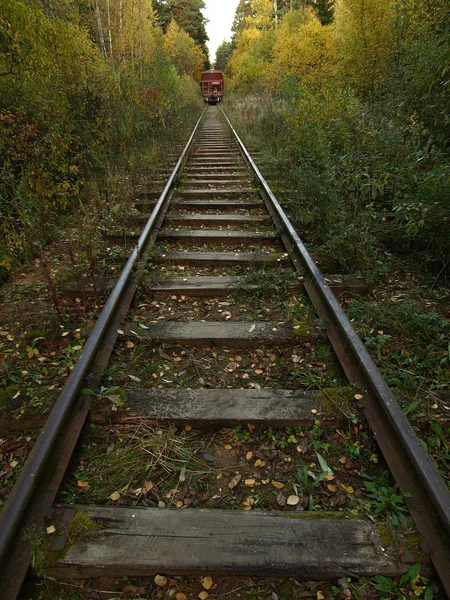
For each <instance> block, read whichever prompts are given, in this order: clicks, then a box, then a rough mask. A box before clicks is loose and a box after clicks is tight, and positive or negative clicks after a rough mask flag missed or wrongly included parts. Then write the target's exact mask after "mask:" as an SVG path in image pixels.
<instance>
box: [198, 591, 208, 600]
mask: <svg viewBox="0 0 450 600" xmlns="http://www.w3.org/2000/svg"><path fill="white" fill-rule="evenodd" d="M198 597H199V598H200V600H206V598H209V594H208V592H205V590H203V592H200V594H199V595H198Z"/></svg>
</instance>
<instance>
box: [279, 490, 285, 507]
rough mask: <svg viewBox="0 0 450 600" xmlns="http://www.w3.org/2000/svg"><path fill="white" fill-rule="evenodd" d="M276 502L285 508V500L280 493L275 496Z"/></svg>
mask: <svg viewBox="0 0 450 600" xmlns="http://www.w3.org/2000/svg"><path fill="white" fill-rule="evenodd" d="M277 502H278V504H279V505H280V506H286V498H285V497H284V496H283V494H282V493H281V492H278V494H277Z"/></svg>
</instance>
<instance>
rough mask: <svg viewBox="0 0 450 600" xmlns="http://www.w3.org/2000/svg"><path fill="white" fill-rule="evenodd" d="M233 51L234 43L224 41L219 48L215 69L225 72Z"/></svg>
mask: <svg viewBox="0 0 450 600" xmlns="http://www.w3.org/2000/svg"><path fill="white" fill-rule="evenodd" d="M233 50H234V44H233V42H227V40H223V42H222V43H221V44H220V46H219V47H218V48H217V52H216V61H215V64H214V68H215V69H218V70H219V71H224V70H225V67H226V66H227V63H228V61H229V59H230V56H231V53H232V52H233Z"/></svg>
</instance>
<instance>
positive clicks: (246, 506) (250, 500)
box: [243, 496, 255, 510]
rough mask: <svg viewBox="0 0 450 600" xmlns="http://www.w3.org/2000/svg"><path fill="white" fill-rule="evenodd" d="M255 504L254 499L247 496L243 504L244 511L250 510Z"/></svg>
mask: <svg viewBox="0 0 450 600" xmlns="http://www.w3.org/2000/svg"><path fill="white" fill-rule="evenodd" d="M254 504H255V499H254V498H252V497H251V496H249V497H248V498H247V499H246V500H245V501H244V502H243V506H244V510H252V507H253V505H254Z"/></svg>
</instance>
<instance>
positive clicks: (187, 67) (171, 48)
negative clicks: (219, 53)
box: [164, 20, 205, 80]
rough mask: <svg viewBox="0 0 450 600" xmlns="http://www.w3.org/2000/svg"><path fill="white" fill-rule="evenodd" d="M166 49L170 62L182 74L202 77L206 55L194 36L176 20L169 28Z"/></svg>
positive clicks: (165, 43) (195, 77) (197, 77)
mask: <svg viewBox="0 0 450 600" xmlns="http://www.w3.org/2000/svg"><path fill="white" fill-rule="evenodd" d="M164 49H165V51H166V52H167V54H168V56H169V58H170V62H171V63H172V64H173V65H174V66H175V67H176V68H177V71H178V72H179V73H180V74H181V75H191V76H192V77H193V78H194V79H197V80H198V79H200V73H201V71H202V70H203V64H204V61H205V56H204V54H203V53H202V51H201V49H200V47H199V46H198V44H196V43H195V42H194V40H193V39H192V37H191V36H190V35H189V34H188V33H186V31H184V30H183V29H181V27H179V26H178V24H177V23H176V22H175V21H174V20H172V22H171V23H170V25H169V27H168V28H167V32H166V38H165V42H164Z"/></svg>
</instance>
